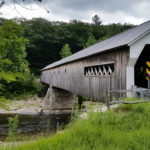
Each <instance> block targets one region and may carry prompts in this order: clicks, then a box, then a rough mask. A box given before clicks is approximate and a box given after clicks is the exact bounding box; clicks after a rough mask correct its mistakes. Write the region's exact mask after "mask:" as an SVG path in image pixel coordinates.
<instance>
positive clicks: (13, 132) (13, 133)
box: [7, 115, 19, 141]
mask: <svg viewBox="0 0 150 150" xmlns="http://www.w3.org/2000/svg"><path fill="white" fill-rule="evenodd" d="M18 124H19V118H18V115H16V116H15V117H14V118H9V132H8V138H7V140H8V141H15V140H16V138H17V128H18Z"/></svg>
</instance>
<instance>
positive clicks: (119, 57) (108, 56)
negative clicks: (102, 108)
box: [41, 48, 129, 101]
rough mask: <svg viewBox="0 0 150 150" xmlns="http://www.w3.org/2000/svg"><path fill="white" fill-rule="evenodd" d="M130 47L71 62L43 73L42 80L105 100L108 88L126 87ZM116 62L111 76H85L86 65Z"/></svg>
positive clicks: (86, 95)
mask: <svg viewBox="0 0 150 150" xmlns="http://www.w3.org/2000/svg"><path fill="white" fill-rule="evenodd" d="M128 55H129V49H128V48H122V49H116V50H113V51H109V52H105V53H101V54H99V55H96V56H92V57H89V58H85V59H82V60H78V61H75V62H71V63H68V64H65V65H61V66H58V67H56V68H52V69H49V70H45V71H43V72H42V74H41V82H43V83H46V84H49V85H52V86H54V87H58V88H62V89H65V90H68V91H71V92H73V93H76V94H80V95H82V96H85V97H92V98H93V100H95V101H103V100H104V98H103V96H104V93H105V92H106V91H107V90H108V89H126V65H127V63H128ZM110 61H111V62H112V61H113V62H114V69H115V70H114V72H113V74H112V75H111V76H108V75H107V76H85V75H84V67H87V66H93V65H100V64H102V63H108V62H110Z"/></svg>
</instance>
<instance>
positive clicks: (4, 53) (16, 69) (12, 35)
mask: <svg viewBox="0 0 150 150" xmlns="http://www.w3.org/2000/svg"><path fill="white" fill-rule="evenodd" d="M0 39H1V40H0V95H1V96H2V95H3V93H4V91H5V90H6V88H7V87H6V84H9V83H11V82H14V81H16V80H17V79H18V78H22V77H23V74H29V68H28V63H27V61H26V60H25V57H26V52H25V45H26V43H27V41H28V40H27V39H25V38H23V29H22V27H21V25H18V24H16V23H15V22H13V21H11V20H5V21H3V24H2V25H1V26H0Z"/></svg>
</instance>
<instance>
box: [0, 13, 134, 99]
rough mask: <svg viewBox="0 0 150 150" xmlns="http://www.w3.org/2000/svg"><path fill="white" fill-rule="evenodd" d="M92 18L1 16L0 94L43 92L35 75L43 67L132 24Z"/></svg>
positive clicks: (7, 95)
mask: <svg viewBox="0 0 150 150" xmlns="http://www.w3.org/2000/svg"><path fill="white" fill-rule="evenodd" d="M92 20H93V23H91V24H90V23H85V22H81V21H76V20H73V21H70V22H69V23H66V22H58V21H57V22H50V21H48V20H45V19H42V18H35V19H32V20H25V19H19V18H15V19H13V20H6V19H3V18H0V38H1V40H0V97H4V98H7V99H13V98H14V97H16V96H19V95H22V94H23V95H26V94H27V93H30V94H35V93H36V94H38V95H42V92H41V87H40V84H39V80H37V78H36V77H35V76H34V75H39V74H40V70H41V69H42V68H43V67H45V66H46V65H48V64H50V63H52V62H54V61H57V60H60V59H61V58H64V57H66V56H69V55H71V54H72V53H75V52H78V51H79V50H81V49H83V48H86V47H88V46H90V45H92V44H94V43H96V42H98V41H101V40H104V39H106V38H108V37H111V36H113V35H115V34H117V33H119V32H122V31H124V30H126V29H129V28H131V27H133V25H129V24H124V25H121V24H110V25H102V22H101V20H100V18H99V17H98V16H97V15H95V16H94V17H93V18H92ZM1 99H2V98H1Z"/></svg>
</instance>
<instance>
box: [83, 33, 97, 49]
mask: <svg viewBox="0 0 150 150" xmlns="http://www.w3.org/2000/svg"><path fill="white" fill-rule="evenodd" d="M95 43H97V40H96V39H95V37H94V35H93V34H91V35H90V36H89V38H88V40H87V42H86V43H85V48H87V47H89V46H91V45H93V44H95Z"/></svg>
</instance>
